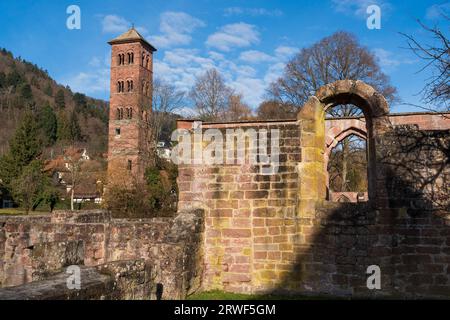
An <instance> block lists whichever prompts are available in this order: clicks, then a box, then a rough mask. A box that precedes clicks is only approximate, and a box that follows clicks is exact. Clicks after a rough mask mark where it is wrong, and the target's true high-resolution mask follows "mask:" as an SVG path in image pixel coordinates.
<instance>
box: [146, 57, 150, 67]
mask: <svg viewBox="0 0 450 320" xmlns="http://www.w3.org/2000/svg"><path fill="white" fill-rule="evenodd" d="M149 62H150V59H149V57H148V56H147V59H146V61H145V67H146V68H147V69H148V65H149Z"/></svg>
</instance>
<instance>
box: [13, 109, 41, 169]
mask: <svg viewBox="0 0 450 320" xmlns="http://www.w3.org/2000/svg"><path fill="white" fill-rule="evenodd" d="M9 146H10V153H11V156H12V158H13V160H14V161H15V163H16V164H17V166H18V167H19V168H20V169H22V168H23V167H25V166H26V165H28V164H29V163H30V162H31V161H33V160H35V159H36V158H37V156H38V155H39V154H40V152H41V143H40V141H39V139H38V127H37V124H36V121H35V119H34V117H33V114H32V113H31V112H29V111H28V112H26V113H25V116H24V118H23V120H22V122H21V124H20V126H19V127H18V128H17V130H16V133H15V135H14V137H13V139H12V140H11V142H10V144H9Z"/></svg>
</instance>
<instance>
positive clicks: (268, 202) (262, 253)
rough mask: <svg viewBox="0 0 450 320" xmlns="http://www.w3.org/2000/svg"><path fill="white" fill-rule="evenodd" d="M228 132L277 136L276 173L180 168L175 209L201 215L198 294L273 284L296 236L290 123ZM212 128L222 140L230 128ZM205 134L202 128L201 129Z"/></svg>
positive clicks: (294, 139)
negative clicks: (201, 267) (201, 270)
mask: <svg viewBox="0 0 450 320" xmlns="http://www.w3.org/2000/svg"><path fill="white" fill-rule="evenodd" d="M234 126H235V127H236V126H239V127H240V128H241V129H245V130H252V129H253V130H255V131H258V130H261V129H265V130H267V131H268V132H270V130H272V129H279V130H280V139H279V141H280V151H281V152H280V153H281V155H280V159H279V161H280V164H279V167H278V171H277V172H276V173H274V174H272V175H265V174H261V165H238V164H234V165H233V164H217V165H209V166H205V165H181V166H179V178H178V187H179V191H180V195H179V204H178V205H179V208H190V207H195V206H197V207H201V208H202V209H204V211H205V225H206V232H205V238H204V252H205V275H204V288H205V289H225V290H230V291H239V292H252V291H254V290H256V289H258V288H259V287H261V288H267V286H268V285H269V286H270V285H275V284H277V283H279V281H280V279H281V277H282V276H283V274H284V273H285V270H286V269H288V268H289V265H290V262H289V256H290V255H292V241H293V237H294V235H295V234H296V233H297V232H298V227H297V225H296V214H295V212H296V205H297V203H296V201H297V192H298V176H297V172H296V170H297V169H296V166H297V163H298V162H299V160H300V156H301V155H300V149H299V131H298V126H297V125H296V124H295V123H294V124H284V123H277V122H273V123H263V124H257V123H255V124H252V125H251V126H245V125H236V124H235V125H234ZM214 128H216V129H219V130H221V132H223V133H224V136H225V132H226V129H233V125H214ZM206 129H208V125H205V126H203V130H206ZM224 148H226V146H224ZM248 148H249V146H248V145H247V149H248Z"/></svg>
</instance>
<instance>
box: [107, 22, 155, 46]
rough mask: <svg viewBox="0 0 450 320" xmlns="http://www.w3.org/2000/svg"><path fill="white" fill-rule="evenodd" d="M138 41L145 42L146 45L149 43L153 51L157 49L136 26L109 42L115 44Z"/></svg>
mask: <svg viewBox="0 0 450 320" xmlns="http://www.w3.org/2000/svg"><path fill="white" fill-rule="evenodd" d="M136 41H140V42H142V43H144V44H145V45H147V46H148V47H149V48H150V50H151V51H156V49H155V47H153V46H152V45H151V44H150V43H149V42H148V41H147V40H145V38H144V37H143V36H142V35H141V34H140V33H139V32H137V30H136V29H135V28H134V27H132V28H131V29H130V30H128V31H127V32H125V33H123V34H121V35H120V36H118V37H117V38H114V39H112V40H111V41H109V42H108V43H109V44H111V45H113V44H119V43H130V42H136Z"/></svg>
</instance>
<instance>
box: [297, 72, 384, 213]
mask: <svg viewBox="0 0 450 320" xmlns="http://www.w3.org/2000/svg"><path fill="white" fill-rule="evenodd" d="M343 104H352V105H355V106H357V107H358V108H360V109H361V110H362V113H363V115H364V118H365V127H366V128H365V129H366V130H365V131H366V132H365V135H366V139H367V178H368V195H369V199H370V200H371V202H373V203H374V204H380V203H379V201H378V200H379V197H378V195H380V193H381V192H382V191H381V190H382V188H381V186H382V185H381V184H380V183H379V182H382V181H383V177H382V172H381V171H377V154H376V150H377V139H376V138H377V136H379V135H381V134H383V133H384V132H386V131H387V130H388V129H389V128H390V127H391V124H390V122H389V118H388V113H389V106H388V104H387V102H386V99H385V98H384V97H383V96H382V95H381V94H380V93H378V92H377V91H376V90H375V89H374V88H372V87H371V86H369V85H367V84H366V83H364V82H362V81H359V80H356V81H355V80H340V81H336V82H334V83H331V84H328V85H325V86H323V87H321V88H320V89H319V90H318V91H317V92H316V93H315V95H314V96H312V97H310V98H309V99H308V101H307V102H306V103H305V105H304V106H303V108H302V109H301V111H300V112H299V114H298V120H299V125H300V139H301V161H300V164H299V200H300V202H299V204H300V205H299V210H300V214H302V213H308V211H310V210H309V209H312V207H313V206H314V203H315V202H317V201H320V200H325V199H326V198H327V186H328V174H327V164H328V159H327V156H328V154H327V151H329V147H330V146H331V145H330V141H328V144H329V145H328V148H327V141H326V140H327V139H326V138H327V137H326V133H325V116H326V111H327V110H328V109H329V108H333V107H335V106H336V105H343ZM363 131H364V130H361V128H353V131H348V132H346V133H343V134H350V133H353V134H356V135H360V136H361V135H364V132H363ZM331 144H332V143H331Z"/></svg>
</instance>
